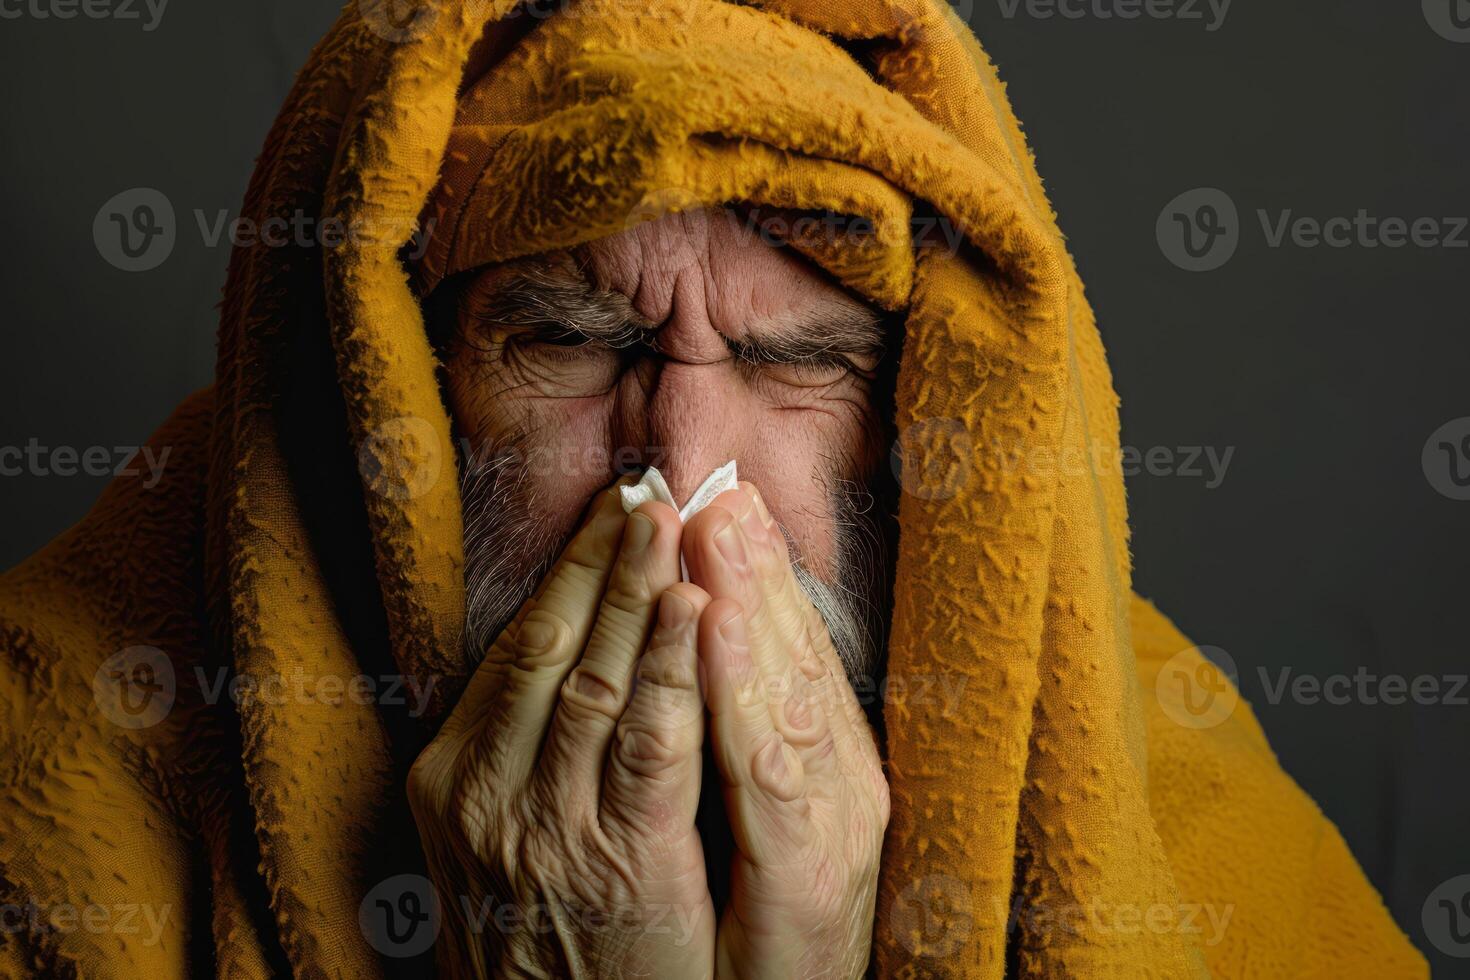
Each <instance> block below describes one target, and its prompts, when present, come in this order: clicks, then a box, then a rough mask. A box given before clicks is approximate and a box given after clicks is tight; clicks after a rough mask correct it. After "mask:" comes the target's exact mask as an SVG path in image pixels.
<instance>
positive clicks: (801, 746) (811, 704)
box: [684, 483, 841, 793]
mask: <svg viewBox="0 0 1470 980" xmlns="http://www.w3.org/2000/svg"><path fill="white" fill-rule="evenodd" d="M754 489H755V488H754V487H753V486H751V485H750V484H748V483H747V484H741V489H739V490H732V491H727V492H726V493H724V494H721V495H720V496H719V497H717V498H715V502H714V504H713V505H712V506H711V507H710V508H709V509H708V510H707V511H703V512H701V513H700V514H699V515H696V517H695V519H694V520H691V521H690V524H689V527H688V528H686V530H685V540H684V552H685V555H686V557H687V558H688V559H689V568H690V577H691V579H693V580H694V581H696V582H699V583H700V584H701V585H703V586H704V587H705V588H707V589H708V590H709V592H710V595H712V596H718V597H723V598H730V599H734V600H735V601H737V602H738V603H740V605H741V608H742V609H743V610H744V611H745V614H746V624H747V631H748V633H749V637H750V646H751V650H752V654H753V657H754V660H755V663H756V664H757V666H758V668H759V669H760V672H761V675H762V678H763V681H764V686H765V694H766V699H767V701H768V702H769V704H770V707H771V712H772V717H773V720H774V722H775V724H776V727H777V729H778V730H779V731H780V733H781V735H782V737H783V738H785V740H786V741H787V743H788V744H790V745H791V746H793V747H794V748H795V749H796V750H797V751H798V752H799V753H800V754H801V758H802V762H803V764H804V766H805V768H806V771H807V775H808V777H809V779H810V781H811V783H812V785H813V786H814V787H816V788H817V791H818V792H825V793H831V792H832V785H833V780H835V778H836V777H837V776H838V774H839V773H840V771H841V765H840V762H839V759H838V756H837V752H836V743H835V741H834V730H833V727H832V724H831V719H830V717H829V716H830V715H831V714H834V713H835V712H831V711H829V710H828V707H827V706H826V705H824V704H823V703H822V698H821V691H820V690H819V689H818V688H817V687H815V686H813V684H812V681H811V678H820V677H825V676H826V669H825V667H823V666H822V665H821V662H820V661H819V660H817V659H816V657H815V655H814V654H813V652H812V650H811V644H810V639H809V636H808V632H807V626H806V621H805V619H804V618H803V617H802V616H801V615H800V614H799V613H798V612H795V611H792V610H789V609H788V608H787V607H786V606H785V605H782V604H777V603H775V602H773V599H775V598H776V597H777V596H779V594H780V593H781V592H782V590H783V589H784V583H785V581H786V579H788V578H790V577H791V570H790V564H789V562H788V561H787V560H786V542H785V540H784V539H783V538H782V537H781V535H780V530H779V528H776V527H775V526H774V522H772V524H771V526H770V527H767V526H766V524H765V523H764V522H763V520H762V519H761V516H760V512H759V511H758V509H757V508H756V506H755V501H754ZM717 507H718V508H719V509H718V510H716V509H715V508H717ZM709 511H714V513H712V514H711V516H710V517H708V518H704V520H703V522H700V518H703V517H704V514H705V513H707V512H709ZM721 511H723V512H724V513H727V514H730V517H728V518H726V517H725V516H724V515H723V514H722V513H721ZM804 670H805V671H806V672H805V673H804V672H803V671H804Z"/></svg>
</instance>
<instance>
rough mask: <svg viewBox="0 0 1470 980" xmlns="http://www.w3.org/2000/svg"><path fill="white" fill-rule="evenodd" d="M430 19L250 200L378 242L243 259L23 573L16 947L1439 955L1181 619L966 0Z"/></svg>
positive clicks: (233, 964)
mask: <svg viewBox="0 0 1470 980" xmlns="http://www.w3.org/2000/svg"><path fill="white" fill-rule="evenodd" d="M393 13H394V10H393V7H392V5H388V4H384V3H382V2H379V0H363V2H361V3H354V4H350V5H349V7H348V9H347V10H346V12H345V13H344V15H343V18H342V20H341V21H340V22H339V24H338V25H337V27H336V28H334V30H333V31H332V33H331V34H330V35H329V37H328V38H327V39H326V40H325V41H324V42H323V43H322V44H321V45H320V46H319V47H318V49H317V51H316V52H315V53H314V55H313V57H312V60H311V62H310V63H309V64H308V65H307V67H306V68H305V69H304V70H303V72H302V75H301V77H300V79H299V80H298V83H297V85H296V88H295V89H294V90H293V92H292V94H291V96H290V98H289V99H288V100H287V103H286V106H285V107H284V108H283V110H282V113H281V116H280V118H279V120H278V121H277V124H276V126H275V128H274V130H273V131H272V134H271V136H270V139H269V140H268V142H267V145H266V148H265V151H264V153H263V155H262V158H261V160H260V163H259V165H258V169H257V172H256V176H255V179H254V180H253V182H252V185H251V189H250V192H249V195H248V196H247V200H246V206H245V211H246V213H247V216H248V217H250V218H251V219H252V220H254V221H257V222H260V223H261V224H264V223H265V222H267V221H269V220H271V219H286V218H289V217H290V216H293V215H301V214H305V215H307V216H309V217H311V218H312V219H314V220H313V224H314V225H315V226H318V227H320V228H321V229H322V233H321V234H320V236H319V240H318V241H315V242H301V241H296V242H291V243H287V244H285V245H284V246H281V247H276V246H273V245H272V244H271V243H268V242H256V243H253V244H251V245H249V246H242V247H241V248H239V249H237V251H236V253H235V254H234V256H233V257H232V262H231V268H230V277H229V283H228V285H227V289H226V301H225V305H224V309H223V316H222V321H221V328H220V335H219V346H220V352H219V366H218V372H217V377H216V382H215V384H214V385H213V386H212V387H211V388H210V389H208V390H206V391H204V392H201V393H199V394H198V395H196V396H194V397H192V398H191V399H189V400H188V401H187V402H186V403H185V404H184V405H183V406H182V407H181V408H180V409H179V410H178V411H177V412H176V413H175V415H174V417H173V418H171V419H170V420H169V421H168V422H167V423H166V424H165V425H164V426H163V427H162V429H160V431H159V432H158V434H157V435H156V436H155V437H154V440H153V443H154V445H155V446H159V447H165V446H166V447H170V448H171V450H172V452H171V455H170V457H169V458H170V459H171V460H172V462H171V463H170V466H169V468H168V470H167V472H166V473H165V475H164V477H163V479H162V480H161V481H160V482H159V483H158V486H157V487H156V488H153V487H151V486H149V487H145V486H143V485H142V484H141V483H140V482H139V481H138V480H136V479H128V478H123V479H120V480H119V481H118V482H117V483H115V484H114V485H113V486H112V487H110V488H109V489H108V491H107V492H106V494H105V495H104V497H103V499H102V500H101V501H99V503H98V505H97V506H96V508H95V509H94V510H93V512H92V513H91V514H89V515H88V517H87V518H86V519H85V520H84V521H83V522H82V523H80V524H79V525H78V526H77V527H75V528H73V529H72V530H71V531H69V532H67V533H66V534H64V535H63V536H61V537H60V538H58V539H57V540H56V541H55V542H53V543H52V544H51V545H50V546H48V547H47V548H46V549H44V550H43V551H42V552H40V553H39V554H38V555H36V556H34V557H33V558H32V559H30V560H29V561H27V562H26V563H25V564H23V565H22V566H20V567H19V568H17V569H14V570H13V571H11V572H9V573H7V574H6V575H5V577H4V578H3V580H0V622H3V625H4V629H3V631H0V651H3V653H4V656H3V658H0V665H3V670H0V692H3V695H4V697H3V703H5V704H6V706H7V708H8V711H7V714H6V716H5V718H4V721H3V725H0V734H3V739H4V742H3V747H4V750H5V751H4V754H3V758H4V759H5V760H6V761H5V763H4V767H3V770H0V771H3V776H0V779H3V785H4V787H5V794H4V797H3V803H0V901H3V903H4V907H5V909H7V910H15V913H16V914H14V915H10V914H9V913H8V912H7V918H6V928H5V929H4V930H3V931H0V965H3V967H4V972H5V974H6V975H45V976H52V975H87V976H91V975H98V976H113V975H116V976H155V977H173V976H186V975H200V974H211V973H213V974H219V975H222V976H249V977H256V976H259V977H267V976H282V975H288V974H289V975H297V976H313V977H316V976H352V977H359V976H386V975H392V974H404V975H422V974H423V973H425V972H428V971H429V970H431V969H437V970H438V971H439V972H440V973H442V974H444V975H446V976H561V975H571V976H606V977H635V976H636V977H664V976H667V977H691V976H693V977H699V976H717V977H779V978H789V977H816V976H822V977H827V976H831V977H839V976H840V977H857V976H862V975H864V974H865V972H867V971H869V970H870V969H875V970H876V971H877V972H878V974H879V975H883V976H888V975H895V976H929V975H935V976H966V977H970V976H974V977H992V978H994V977H1001V976H1006V975H1016V976H1053V975H1063V976H1091V975H1097V976H1119V975H1126V976H1134V975H1138V976H1167V977H1181V976H1191V977H1203V976H1207V975H1212V974H1213V975H1220V976H1250V975H1261V974H1267V975H1303V974H1311V975H1318V974H1321V975H1338V974H1367V973H1369V972H1370V971H1371V972H1372V973H1373V974H1374V975H1379V974H1382V975H1395V976H1399V975H1402V976H1419V975H1423V973H1424V966H1423V961H1422V959H1421V958H1420V957H1419V956H1418V954H1417V953H1416V952H1415V951H1414V950H1413V949H1412V948H1411V947H1410V946H1409V945H1408V944H1407V942H1406V941H1405V939H1404V937H1403V936H1402V935H1401V934H1400V933H1399V931H1398V930H1397V928H1396V927H1395V926H1394V925H1393V923H1392V922H1391V920H1389V918H1388V916H1387V913H1386V912H1385V910H1384V909H1383V907H1382V904H1381V902H1380V901H1379V900H1378V897H1377V895H1376V894H1374V892H1373V891H1372V889H1371V887H1370V886H1369V885H1368V884H1367V882H1366V881H1365V879H1364V878H1363V875H1362V873H1361V871H1360V870H1359V869H1358V867H1357V865H1356V864H1355V863H1354V861H1353V859H1352V857H1351V855H1349V854H1348V852H1347V850H1346V847H1345V846H1344V844H1343V842H1342V840H1341V838H1340V836H1339V835H1338V834H1337V832H1336V830H1335V829H1334V828H1333V827H1332V826H1331V825H1330V824H1329V823H1328V822H1327V821H1326V820H1325V819H1324V818H1323V817H1322V815H1321V814H1320V812H1319V811H1317V809H1316V808H1315V807H1314V806H1313V804H1312V803H1311V801H1310V800H1308V799H1307V798H1306V797H1305V796H1303V795H1302V793H1301V792H1300V790H1298V789H1297V788H1296V787H1295V785H1294V784H1292V783H1291V781H1290V780H1289V778H1287V777H1286V776H1285V774H1284V773H1282V772H1281V770H1280V769H1279V767H1278V766H1277V765H1276V763H1275V760H1274V758H1273V757H1272V755H1271V753H1270V750H1269V748H1268V747H1267V746H1266V744H1265V740H1264V738H1263V736H1262V734H1261V732H1260V729H1259V727H1258V726H1257V725H1256V724H1255V722H1254V720H1253V718H1252V717H1251V715H1250V711H1249V709H1248V708H1247V707H1246V706H1245V705H1244V704H1241V703H1240V702H1239V698H1238V696H1237V694H1236V692H1235V689H1234V687H1233V686H1232V685H1231V684H1230V682H1229V680H1228V679H1226V678H1223V677H1222V676H1221V675H1220V673H1219V671H1218V670H1216V669H1215V668H1214V667H1213V666H1212V665H1211V664H1210V663H1209V661H1208V660H1206V659H1205V658H1203V657H1202V656H1201V655H1200V653H1199V652H1198V651H1197V650H1195V649H1193V648H1192V646H1191V645H1190V644H1189V642H1188V641H1187V640H1185V639H1184V638H1183V637H1182V636H1181V635H1180V634H1179V633H1178V632H1177V631H1175V630H1174V628H1173V627H1172V625H1171V624H1169V623H1168V622H1167V620H1165V619H1163V617H1162V616H1160V615H1159V614H1158V613H1157V612H1156V611H1155V610H1153V609H1152V607H1150V606H1149V605H1148V604H1147V603H1145V602H1143V601H1142V600H1138V599H1136V598H1135V597H1133V596H1132V594H1131V591H1130V589H1129V585H1128V580H1129V561H1128V552H1127V522H1126V513H1125V508H1124V502H1123V493H1122V481H1121V477H1120V473H1119V470H1118V467H1117V465H1116V462H1117V453H1118V433H1117V415H1116V399H1115V396H1114V395H1113V393H1112V389H1111V384H1110V381H1109V378H1108V373H1107V368H1106V364H1105V361H1104V359H1103V355H1102V349H1101V344H1100V341H1099V337H1098V333H1097V330H1096V328H1095V326H1094V323H1093V320H1092V315H1091V312H1090V311H1089V309H1088V307H1087V304H1086V302H1085V300H1084V299H1083V296H1082V290H1081V284H1080V281H1079V280H1078V279H1077V276H1076V273H1075V270H1074V269H1073V267H1072V263H1071V260H1070V259H1069V257H1068V256H1067V254H1066V251H1065V248H1064V246H1063V243H1062V239H1061V236H1060V233H1059V232H1058V231H1057V229H1056V227H1055V225H1054V223H1053V221H1052V218H1051V213H1050V209H1049V206H1048V205H1047V203H1046V200H1045V197H1044V195H1043V193H1042V189H1041V185H1040V181H1039V179H1038V178H1037V176H1036V174H1035V171H1034V169H1033V168H1032V164H1031V161H1030V157H1029V155H1028V154H1027V152H1026V150H1025V146H1024V143H1023V141H1022V139H1021V136H1020V131H1019V128H1018V126H1017V125H1016V122H1015V120H1014V118H1013V117H1012V116H1011V114H1010V111H1009V108H1008V107H1007V105H1006V102H1005V99H1004V94H1003V92H1002V90H1001V88H1000V85H999V83H998V81H997V80H996V77H995V74H994V72H993V70H992V69H991V67H990V66H989V64H988V62H987V61H986V60H985V58H984V56H983V54H982V53H981V52H980V50H979V48H978V46H977V45H976V44H975V41H974V39H973V38H972V37H971V36H970V34H969V33H968V29H967V28H966V27H965V26H964V25H963V24H962V23H960V22H959V21H958V19H957V18H956V17H955V16H954V14H953V13H952V12H951V11H950V10H949V8H948V7H947V6H946V5H943V4H940V3H936V2H934V0H863V2H855V3H850V4H823V3H816V2H808V0H762V2H758V3H752V4H739V5H737V4H731V3H725V2H721V0H677V2H676V0H660V2H657V3H654V4H651V5H650V4H637V5H634V4H627V3H620V2H617V0H578V2H572V3H568V4H565V5H563V6H562V7H560V8H558V9H556V10H554V11H552V12H551V13H549V14H547V13H546V12H545V11H544V10H542V9H541V8H532V7H522V6H516V5H514V4H512V3H510V2H508V0H507V2H496V3H492V2H489V0H443V2H433V3H426V4H423V5H421V6H419V7H417V8H414V10H413V11H411V12H410V14H409V15H408V16H406V17H401V18H400V17H393V16H390V14H393ZM328 228H331V229H332V230H333V233H332V234H331V235H330V236H329V235H328V233H327V229H328ZM415 232H417V234H418V238H417V240H416V241H414V240H412V239H413V237H414V235H415ZM730 464H733V466H734V469H735V473H736V474H738V477H739V478H740V479H739V482H738V484H735V485H730V486H727V482H728V483H731V484H733V483H734V477H733V476H732V475H731V470H730V468H729V466H730ZM456 477H457V478H456ZM711 480H712V481H713V482H710V481H711ZM722 481H726V482H722ZM650 496H652V497H653V498H654V499H645V498H648V497H650Z"/></svg>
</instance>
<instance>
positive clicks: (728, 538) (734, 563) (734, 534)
mask: <svg viewBox="0 0 1470 980" xmlns="http://www.w3.org/2000/svg"><path fill="white" fill-rule="evenodd" d="M715 547H716V548H718V549H719V552H720V555H721V557H723V558H724V559H725V561H726V562H728V563H729V564H730V567H732V568H734V569H735V570H737V571H743V570H744V569H745V567H746V565H747V563H748V559H747V558H746V555H745V537H744V535H742V534H741V533H740V529H739V528H738V527H737V526H736V524H735V521H734V519H733V518H732V519H731V520H730V521H728V522H727V523H726V524H725V526H724V527H723V528H721V529H720V531H719V532H718V533H717V534H715Z"/></svg>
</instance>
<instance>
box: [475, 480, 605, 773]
mask: <svg viewBox="0 0 1470 980" xmlns="http://www.w3.org/2000/svg"><path fill="white" fill-rule="evenodd" d="M623 482H624V481H619V483H617V484H614V485H613V486H612V487H609V488H608V489H607V490H604V491H603V492H602V493H601V494H599V495H598V497H597V499H596V500H595V501H594V502H593V504H592V506H591V507H590V508H589V517H588V520H587V521H586V522H585V523H584V524H583V525H582V527H581V528H580V529H579V530H578V531H577V532H576V534H574V535H573V536H572V539H571V541H570V542H569V543H568V544H567V546H566V548H565V549H564V550H563V552H562V554H561V557H560V558H559V559H558V561H557V563H556V565H555V566H554V567H553V568H552V570H551V572H550V573H548V575H547V577H546V579H545V580H544V581H543V583H542V585H541V587H540V588H539V589H538V591H537V593H536V595H535V596H534V597H533V598H531V599H530V600H528V601H527V602H526V603H525V605H523V606H522V608H521V611H520V612H519V613H518V614H517V616H516V618H515V619H514V620H513V621H512V622H511V624H510V625H509V626H507V627H506V628H505V629H504V630H502V631H501V633H500V635H499V636H498V637H497V638H496V640H495V642H494V643H493V644H491V647H490V649H489V650H488V651H486V654H485V657H484V659H483V660H482V661H481V663H480V666H479V667H478V668H477V669H476V671H475V676H474V677H473V678H472V680H471V682H470V685H469V687H468V688H467V689H466V692H465V695H464V696H463V697H462V698H461V699H460V702H459V704H458V705H456V707H455V710H454V714H453V716H452V717H453V718H454V719H455V722H456V724H457V725H461V726H464V728H465V729H466V731H468V732H471V733H474V734H476V735H477V736H478V737H481V738H484V739H487V744H486V746H485V749H486V752H487V755H488V757H489V758H491V759H494V760H495V764H496V765H497V767H498V773H497V775H498V777H499V778H502V779H505V780H508V781H514V783H515V784H517V785H518V784H519V783H521V782H523V781H524V779H525V776H526V774H527V773H528V772H529V771H530V769H531V767H532V766H533V765H534V762H535V759H536V756H537V754H538V753H539V751H540V746H541V743H542V740H543V737H544V735H545V732H546V728H547V725H548V723H549V722H550V719H551V714H552V711H553V709H554V707H555V703H556V696H557V691H558V689H559V687H560V685H561V683H562V681H563V680H564V679H565V678H566V674H567V672H568V671H569V670H571V668H572V666H573V665H574V664H575V663H576V660H577V657H578V656H579V655H580V653H581V652H582V649H583V648H584V647H585V646H586V644H587V637H588V635H589V634H590V633H591V631H592V624H593V622H594V620H595V617H596V614H597V607H598V602H599V600H600V599H601V597H602V593H603V590H604V588H605V587H606V584H607V579H608V576H609V575H610V574H611V572H612V566H613V562H614V560H615V558H616V556H617V554H618V543H619V540H620V538H621V536H622V531H623V525H624V523H625V522H626V515H625V514H624V513H623V507H622V500H621V496H620V495H619V493H618V488H619V486H620V485H621V484H622V483H623Z"/></svg>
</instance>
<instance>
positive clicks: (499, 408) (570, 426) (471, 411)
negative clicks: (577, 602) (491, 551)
mask: <svg viewBox="0 0 1470 980" xmlns="http://www.w3.org/2000/svg"><path fill="white" fill-rule="evenodd" d="M448 387H449V401H450V409H451V411H452V412H453V413H454V418H455V421H456V423H457V424H458V426H459V430H460V434H461V436H462V437H463V438H464V439H467V440H468V442H469V446H470V447H471V448H472V449H473V450H474V451H475V452H485V451H487V450H492V449H493V450H499V449H503V448H506V447H508V446H509V447H514V448H515V449H516V450H517V452H518V454H519V456H520V458H521V462H522V465H523V467H524V475H523V479H524V481H525V489H526V491H527V495H528V497H529V499H530V500H531V503H532V506H533V507H535V508H536V510H537V511H538V512H540V513H542V514H544V515H545V516H546V518H547V519H548V520H549V521H550V522H551V524H552V526H553V527H554V528H555V529H557V530H570V529H571V527H572V526H573V525H574V524H575V523H576V519H577V517H578V515H580V514H581V512H582V509H583V508H584V507H585V506H586V504H587V501H588V500H589V499H590V498H591V497H592V495H593V494H595V493H597V491H599V490H601V489H602V488H603V487H605V486H607V485H608V484H609V483H611V482H612V481H613V479H614V478H615V477H616V473H615V472H614V468H613V466H614V460H613V457H612V453H611V451H610V449H609V446H608V442H609V438H608V414H609V413H608V399H607V398H606V397H598V398H531V397H520V396H517V395H515V394H512V393H506V392H505V391H504V386H503V385H502V384H498V383H497V378H496V376H495V373H494V372H493V371H488V370H486V368H485V367H484V366H483V365H469V364H464V363H461V362H459V361H458V360H456V361H452V362H451V363H450V365H449V385H448Z"/></svg>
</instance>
